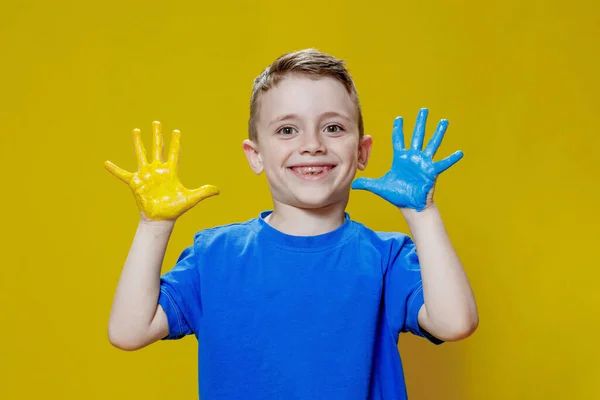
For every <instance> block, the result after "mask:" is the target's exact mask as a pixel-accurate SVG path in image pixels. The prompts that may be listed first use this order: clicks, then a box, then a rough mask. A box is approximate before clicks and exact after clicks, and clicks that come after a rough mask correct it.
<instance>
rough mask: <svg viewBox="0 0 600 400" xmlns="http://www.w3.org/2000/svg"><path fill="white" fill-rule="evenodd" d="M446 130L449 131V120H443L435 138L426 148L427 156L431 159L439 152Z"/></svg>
mask: <svg viewBox="0 0 600 400" xmlns="http://www.w3.org/2000/svg"><path fill="white" fill-rule="evenodd" d="M446 129H448V120H445V119H443V120H441V121H440V123H439V124H438V126H437V129H436V130H435V133H434V134H433V137H432V138H431V140H430V141H429V143H428V144H427V147H426V148H425V155H427V156H429V157H433V156H434V155H435V152H436V151H437V150H438V148H439V147H440V144H441V143H442V140H443V139H444V134H445V133H446Z"/></svg>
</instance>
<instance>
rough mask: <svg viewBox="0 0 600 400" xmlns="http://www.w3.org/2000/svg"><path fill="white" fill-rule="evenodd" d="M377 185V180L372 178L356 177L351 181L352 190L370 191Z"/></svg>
mask: <svg viewBox="0 0 600 400" xmlns="http://www.w3.org/2000/svg"><path fill="white" fill-rule="evenodd" d="M378 186H379V185H378V182H377V180H376V179H372V178H358V179H356V180H354V182H352V189H354V190H368V191H370V192H372V191H373V190H375V189H376V188H377V187H378Z"/></svg>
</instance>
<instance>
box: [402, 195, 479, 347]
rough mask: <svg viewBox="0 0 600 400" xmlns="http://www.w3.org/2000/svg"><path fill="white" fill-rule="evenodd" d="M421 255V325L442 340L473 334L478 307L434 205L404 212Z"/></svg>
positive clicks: (458, 338) (454, 339)
mask: <svg viewBox="0 0 600 400" xmlns="http://www.w3.org/2000/svg"><path fill="white" fill-rule="evenodd" d="M402 213H403V215H404V217H405V219H406V221H407V223H408V227H409V229H410V231H411V234H412V236H413V240H414V242H415V245H416V247H417V252H418V254H419V263H420V266H421V278H422V280H423V295H424V297H425V304H424V305H423V306H422V307H421V310H420V311H419V318H418V319H419V325H421V326H422V327H423V329H425V330H426V331H427V332H429V333H430V334H432V335H433V336H435V337H436V338H438V339H440V340H443V341H456V340H460V339H464V338H466V337H468V336H469V335H471V334H472V333H473V332H474V331H475V329H476V328H477V325H478V322H479V321H478V318H479V317H478V313H477V306H476V304H475V298H474V296H473V293H472V290H471V286H470V284H469V280H468V278H467V275H466V273H465V271H464V269H463V266H462V264H461V262H460V260H459V258H458V256H457V254H456V252H455V250H454V247H453V246H452V243H451V242H450V238H449V237H448V234H447V233H446V229H445V228H444V224H443V221H442V217H441V215H440V212H439V210H438V208H437V206H436V205H435V204H431V205H430V206H428V207H427V208H426V209H425V210H424V211H422V212H417V211H414V210H410V209H406V210H402Z"/></svg>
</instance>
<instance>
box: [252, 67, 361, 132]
mask: <svg viewBox="0 0 600 400" xmlns="http://www.w3.org/2000/svg"><path fill="white" fill-rule="evenodd" d="M259 107H260V108H259V113H258V114H259V124H261V125H263V124H265V125H263V126H266V124H268V123H269V122H270V121H271V120H272V119H274V118H277V117H278V116H281V115H287V114H295V115H297V116H298V117H299V118H307V119H310V118H314V117H317V116H319V115H321V114H323V113H326V112H337V113H340V114H344V115H347V116H348V117H349V118H351V119H353V120H354V119H355V117H356V112H357V110H356V105H355V102H354V100H353V98H352V96H351V95H350V93H348V91H347V90H346V87H345V86H344V85H343V84H342V83H341V82H339V81H338V80H336V79H334V78H331V77H319V78H313V77H308V76H305V75H299V74H290V75H287V76H285V77H283V78H282V79H281V80H280V81H279V82H278V83H277V85H275V86H274V87H272V88H271V89H270V90H268V91H267V92H265V93H263V94H262V95H261V98H260V104H259Z"/></svg>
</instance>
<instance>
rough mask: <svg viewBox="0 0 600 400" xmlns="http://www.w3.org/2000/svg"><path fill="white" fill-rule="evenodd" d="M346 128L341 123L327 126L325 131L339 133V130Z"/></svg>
mask: <svg viewBox="0 0 600 400" xmlns="http://www.w3.org/2000/svg"><path fill="white" fill-rule="evenodd" d="M343 130H344V128H342V127H341V126H339V125H329V126H328V127H326V128H325V131H326V132H327V133H338V132H342V131H343Z"/></svg>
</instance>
